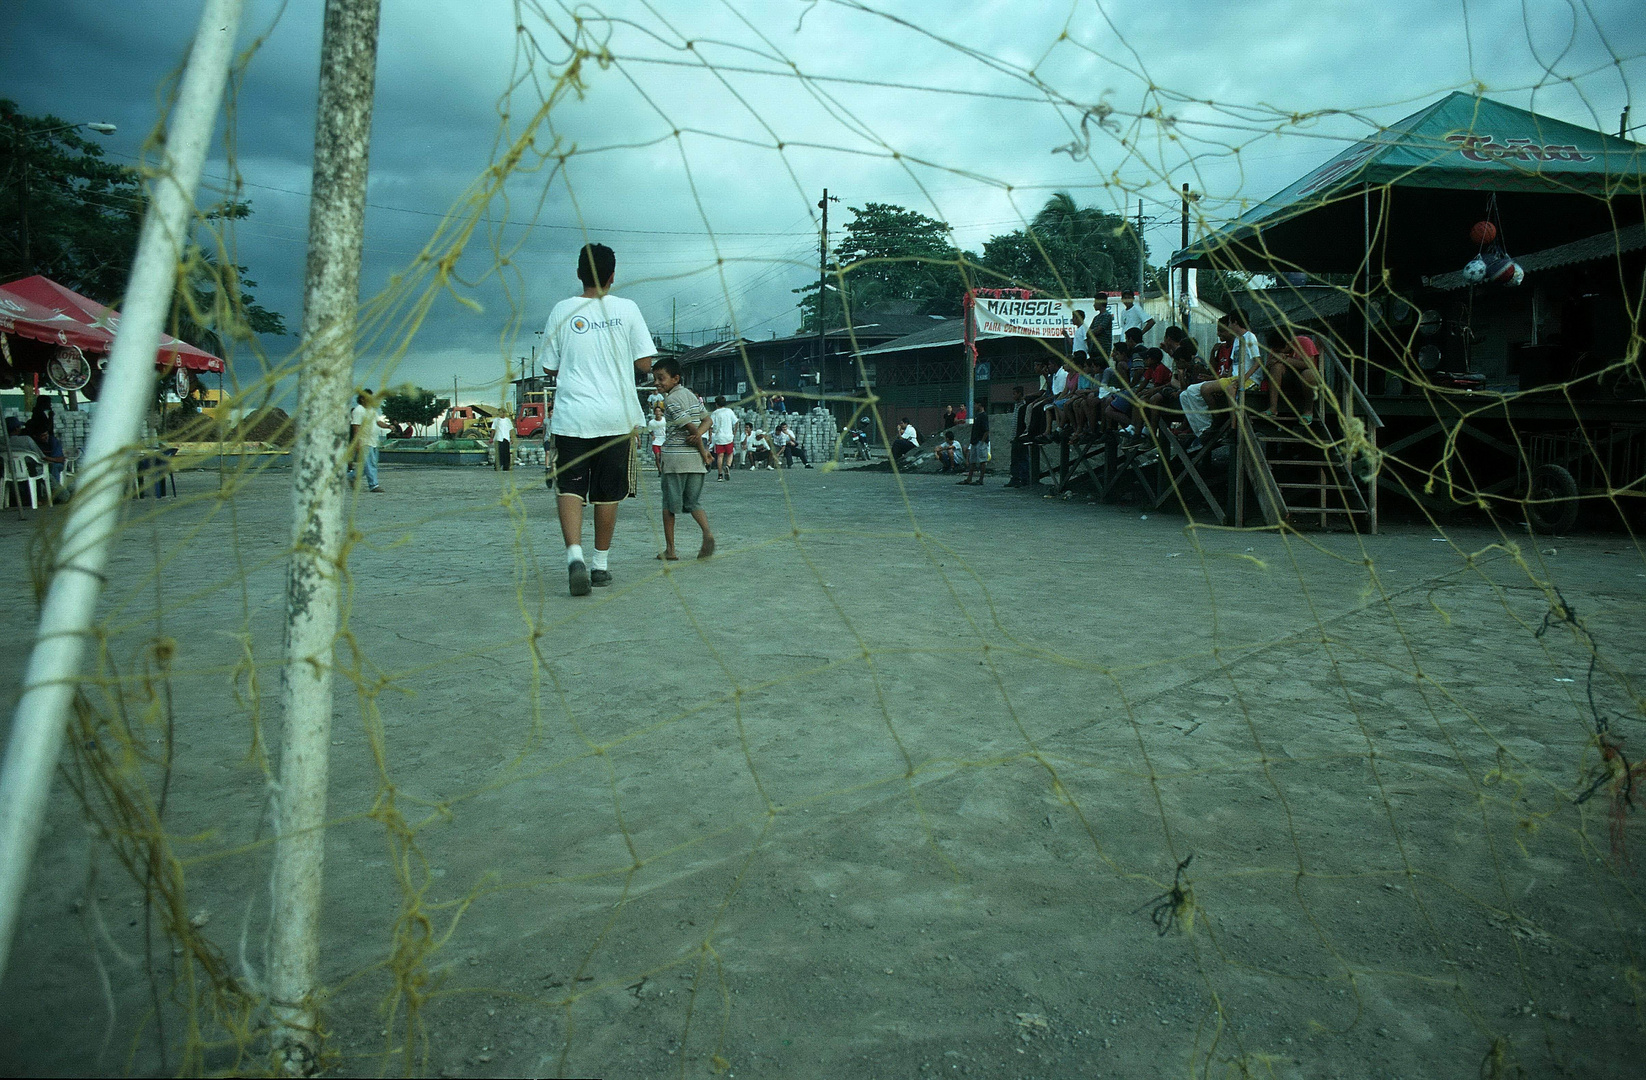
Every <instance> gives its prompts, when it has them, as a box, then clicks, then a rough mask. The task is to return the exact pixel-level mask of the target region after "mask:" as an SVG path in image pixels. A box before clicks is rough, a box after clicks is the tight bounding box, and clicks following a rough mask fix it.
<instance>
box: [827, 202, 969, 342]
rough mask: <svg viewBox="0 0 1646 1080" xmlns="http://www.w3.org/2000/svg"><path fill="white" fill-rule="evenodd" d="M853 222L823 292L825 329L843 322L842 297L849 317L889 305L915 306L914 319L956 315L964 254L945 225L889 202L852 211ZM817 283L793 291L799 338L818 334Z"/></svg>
mask: <svg viewBox="0 0 1646 1080" xmlns="http://www.w3.org/2000/svg"><path fill="white" fill-rule="evenodd" d="M849 209H850V210H851V212H852V221H851V223H850V224H848V225H847V226H846V230H845V232H844V233H843V234H842V235H841V238H840V242H839V243H838V244H836V245H835V248H834V262H833V265H832V266H831V267H830V269H829V275H828V283H829V285H831V286H833V288H830V289H827V290H825V296H826V299H825V301H824V306H823V313H824V319H825V322H826V324H827V326H829V327H831V328H832V327H837V326H841V325H843V324H844V322H845V316H844V314H843V311H842V306H841V304H842V292H841V291H839V290H844V297H845V302H846V303H849V304H850V305H851V308H852V311H853V312H860V311H872V310H875V309H877V308H884V307H885V306H886V305H888V304H893V303H895V304H899V305H909V304H912V305H913V310H914V312H915V313H916V314H922V315H958V314H960V297H961V294H962V293H964V292H965V289H966V285H965V280H964V279H963V278H962V276H961V271H960V266H961V261H962V259H963V258H965V257H966V256H965V254H964V253H963V252H961V251H960V250H959V249H957V248H956V247H955V246H954V244H953V243H951V242H950V240H949V226H948V225H947V224H945V223H944V222H941V221H938V220H937V219H936V218H930V217H927V216H926V215H925V214H922V213H919V212H918V211H915V210H909V209H906V208H904V207H901V206H893V205H891V204H889V203H868V204H866V205H864V206H861V207H856V206H853V207H850V208H849ZM817 289H818V287H817V283H816V282H812V283H811V284H808V285H807V286H806V287H805V288H801V289H796V290H794V291H795V292H797V293H801V294H802V298H801V301H800V311H801V320H800V331H799V332H800V333H802V334H806V333H816V332H817Z"/></svg>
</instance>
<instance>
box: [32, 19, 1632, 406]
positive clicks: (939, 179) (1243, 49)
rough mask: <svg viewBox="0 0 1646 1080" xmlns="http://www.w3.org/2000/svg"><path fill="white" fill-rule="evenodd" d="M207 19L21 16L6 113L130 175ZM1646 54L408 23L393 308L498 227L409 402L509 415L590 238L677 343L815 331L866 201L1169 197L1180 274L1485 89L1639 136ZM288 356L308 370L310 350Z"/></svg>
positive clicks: (1599, 28) (642, 22) (1279, 23)
mask: <svg viewBox="0 0 1646 1080" xmlns="http://www.w3.org/2000/svg"><path fill="white" fill-rule="evenodd" d="M247 3H248V7H247V13H248V14H247V19H246V23H245V29H244V31H243V33H242V41H243V43H244V44H245V45H247V46H248V47H249V46H250V45H252V43H253V42H254V41H256V40H257V39H259V38H261V42H260V44H259V45H258V47H257V48H256V51H255V52H254V53H252V54H251V56H250V59H249V60H248V62H247V65H246V67H245V69H244V72H243V77H242V79H241V81H240V83H239V92H238V96H237V100H236V101H235V107H234V110H233V129H232V145H233V147H234V153H233V155H232V159H231V156H230V155H229V154H227V153H226V152H224V150H223V149H222V147H223V146H224V145H228V144H227V143H221V144H220V145H219V150H218V152H217V154H216V155H215V157H214V158H213V160H212V161H211V162H210V164H209V165H208V167H207V173H208V175H209V176H210V177H212V178H214V179H212V180H210V181H208V182H209V183H210V184H211V185H213V186H214V187H216V188H218V189H219V190H221V189H223V188H224V187H225V183H226V180H227V178H229V177H231V176H234V175H238V177H239V178H240V180H241V182H242V184H243V188H242V191H243V194H244V196H245V197H246V198H248V199H249V200H250V202H251V204H252V206H253V210H254V213H253V216H252V217H251V218H250V219H249V220H247V221H245V222H242V223H240V224H239V225H237V226H236V228H235V232H234V236H233V240H234V243H235V244H236V245H237V249H238V251H239V259H240V261H241V262H243V263H245V264H246V265H247V266H248V268H249V276H250V277H251V278H253V279H254V280H256V281H257V282H258V289H257V298H258V300H259V301H260V302H261V303H263V304H264V305H265V306H267V307H271V308H273V309H275V310H278V311H280V312H281V313H282V314H284V315H285V317H286V322H287V324H288V325H289V326H291V327H293V328H295V327H296V326H297V325H298V323H299V322H300V320H301V309H302V274H303V257H304V248H305V235H306V229H307V214H308V198H307V191H308V188H309V177H310V170H311V157H312V140H313V131H314V126H313V122H314V109H315V95H316V82H317V72H318V64H319V47H320V24H321V10H322V3H321V0H287V2H286V3H280V2H279V0H247ZM198 10H199V9H198V6H197V5H196V4H194V3H189V2H186V0H5V2H4V3H3V4H0V96H4V97H8V98H11V99H13V100H15V101H17V102H18V103H19V105H20V106H21V108H22V109H23V111H25V112H28V113H34V114H41V113H52V114H55V115H57V116H60V117H62V118H64V119H65V120H71V121H110V122H113V123H116V124H118V125H119V129H120V130H119V131H118V132H117V133H116V134H115V135H113V136H110V137H108V138H107V139H106V142H105V145H106V147H107V150H108V152H109V153H110V154H111V155H112V156H113V157H114V158H115V159H116V160H126V161H135V160H137V157H138V155H139V153H140V151H141V147H142V145H143V141H144V138H145V137H146V136H147V135H148V134H149V133H150V132H151V131H152V130H153V128H154V125H155V124H156V123H157V121H158V120H159V117H160V111H159V104H158V102H159V100H160V96H161V94H162V93H163V88H164V83H165V80H166V78H167V76H168V74H169V73H171V72H172V71H173V70H174V69H175V68H176V67H177V65H178V64H179V63H180V62H181V60H182V58H183V57H184V55H185V51H186V48H187V45H188V41H189V38H190V36H191V35H192V33H193V29H194V21H195V19H196V17H197V14H198ZM576 50H585V51H590V52H593V53H595V54H604V55H605V56H606V62H605V63H598V62H596V61H595V60H594V59H589V60H586V61H585V62H584V63H583V64H582V65H581V69H580V73H581V85H580V87H578V88H576V89H575V90H572V89H570V88H567V87H565V85H564V84H563V83H560V85H561V86H562V93H561V95H560V96H559V97H558V98H557V99H556V100H555V104H554V106H553V108H552V109H549V110H548V111H547V112H546V114H545V113H543V112H542V107H543V105H544V102H545V101H546V100H547V99H549V98H550V97H551V96H552V95H553V94H554V90H555V87H556V85H557V83H558V82H559V80H560V79H561V78H562V76H563V75H564V74H565V72H566V65H567V62H568V60H570V59H571V58H572V57H573V55H574V53H575V51H576ZM1643 54H1646V20H1642V19H1641V18H1640V17H1639V7H1638V0H1589V2H1588V3H1585V4H1577V3H1569V2H1566V0H1459V2H1453V3H1435V2H1429V0H1424V2H1416V0H1377V2H1372V3H1361V2H1353V3H1351V2H1333V0H1312V2H1308V3H1304V2H1301V0H1268V2H1265V0H1242V2H1238V3H1233V4H1224V5H1216V6H1211V5H1207V4H1205V3H1203V2H1190V0H1153V2H1150V3H1141V2H1136V0H1132V2H1110V3H1102V4H1100V3H1094V2H1092V0H1078V2H1072V3H1071V2H1064V3H1054V2H1046V3H1042V4H1022V3H1006V2H1003V0H948V2H945V3H942V4H938V3H935V2H931V0H872V2H863V3H857V2H835V0H812V2H805V3H801V2H794V0H650V2H647V0H637V2H631V0H609V2H607V0H601V2H597V3H577V4H560V3H552V2H548V0H538V2H533V3H518V4H517V3H513V2H510V0H387V2H386V3H385V4H384V12H383V24H382V34H381V39H380V57H379V65H378V81H377V103H376V112H375V119H374V124H373V133H372V148H371V152H372V170H371V181H370V190H369V195H368V200H369V204H370V205H369V209H368V210H367V219H366V224H367V237H366V256H365V258H366V277H365V280H366V290H367V293H368V295H373V294H377V293H380V292H381V291H382V290H384V289H386V288H388V287H390V285H391V282H392V281H394V280H396V279H397V278H398V277H399V276H400V275H402V274H403V272H404V271H405V270H406V269H407V267H408V266H410V265H411V264H412V261H413V259H414V258H415V257H416V256H417V254H418V253H419V252H420V251H423V250H424V249H425V247H426V245H429V244H430V243H431V241H434V242H436V243H439V242H440V241H439V240H438V239H437V238H436V234H437V230H438V229H439V228H440V226H441V223H442V220H443V218H444V217H445V216H446V215H447V213H448V212H452V211H454V210H456V211H459V212H461V211H462V209H463V207H465V206H475V207H477V208H478V209H480V210H481V211H483V215H484V216H483V218H482V225H481V227H480V228H478V229H477V230H475V232H474V233H473V235H472V237H471V238H470V239H469V242H468V244H467V245H466V247H465V250H464V254H463V256H462V259H461V261H460V262H459V264H458V275H457V277H458V278H459V279H461V280H456V281H453V282H451V283H450V285H449V288H447V289H444V290H441V291H440V294H439V295H438V296H437V297H436V298H435V300H434V301H433V303H432V305H430V306H429V308H428V311H427V314H426V316H425V317H423V318H422V320H421V322H419V323H418V324H417V325H416V333H415V334H413V335H412V336H411V337H410V340H409V341H408V342H406V343H405V348H404V352H403V355H402V356H400V357H399V358H398V359H396V360H395V361H394V362H393V363H394V374H393V376H392V379H393V381H395V382H401V381H415V382H418V383H420V384H422V385H426V386H430V387H450V386H451V384H452V379H453V377H454V376H455V377H456V378H457V379H458V380H459V382H460V384H461V385H462V387H463V390H462V394H463V396H464V397H465V398H468V397H478V396H489V397H495V396H496V394H497V390H496V389H495V387H496V386H497V385H498V381H499V380H500V379H501V378H502V377H503V375H504V372H505V367H506V365H508V364H510V363H513V364H514V365H515V366H516V367H517V368H518V367H519V366H520V362H519V359H518V358H519V357H521V356H529V354H530V353H531V351H532V343H533V341H534V334H533V331H534V330H536V329H538V328H539V327H541V325H542V322H543V319H544V317H545V316H546V315H547V313H548V310H549V308H550V307H552V305H553V304H554V303H555V302H556V301H557V300H559V299H561V298H563V297H564V296H566V295H569V294H570V293H571V292H574V291H576V281H575V277H574V272H573V267H574V263H573V253H574V252H575V250H576V247H577V245H578V244H579V243H581V242H582V239H583V236H584V235H585V230H586V232H587V235H588V236H589V237H591V238H593V239H597V240H601V241H603V242H606V243H609V244H611V245H612V246H613V247H614V248H616V249H617V251H618V258H619V264H618V274H619V288H620V291H623V292H625V293H626V294H627V295H629V296H631V297H633V298H634V299H635V300H636V301H638V302H639V303H640V305H641V308H642V310H643V311H644V312H645V314H646V317H647V319H648V321H649V322H650V323H651V326H652V329H653V331H654V333H656V334H658V335H659V336H663V337H667V336H669V335H670V334H671V333H673V332H675V331H676V330H678V332H679V333H680V334H681V335H682V336H683V337H692V336H693V335H695V339H696V340H702V334H703V333H704V332H706V331H708V330H709V329H710V328H713V327H719V326H726V325H733V326H735V327H736V328H737V329H738V331H740V332H741V333H743V334H744V335H745V336H749V337H765V336H769V335H771V334H773V333H775V334H778V335H786V334H790V333H792V332H794V330H795V328H796V326H797V323H798V314H797V312H796V310H795V307H794V303H795V300H796V299H797V298H796V296H795V295H794V294H793V293H792V292H791V290H792V289H793V288H795V287H796V286H798V285H801V284H804V283H805V282H806V281H808V280H813V279H815V276H816V263H817V227H818V226H817V209H816V205H815V204H816V202H817V201H818V198H819V196H820V194H821V192H822V189H823V188H825V187H827V188H828V189H829V191H830V193H831V194H832V195H838V196H839V198H840V200H841V201H840V203H839V204H837V205H834V206H832V207H831V213H830V228H831V232H832V233H833V234H834V235H835V236H838V230H839V228H840V226H841V225H843V224H844V223H845V222H846V221H847V220H848V219H849V211H848V209H847V208H848V207H850V206H861V205H862V204H864V203H866V202H871V201H873V202H893V203H899V204H902V205H905V206H909V207H911V208H914V209H918V210H921V211H922V212H924V213H927V214H931V215H932V216H935V217H939V218H942V219H943V220H945V221H947V222H949V223H950V224H951V226H952V227H953V228H954V232H955V238H956V241H957V242H958V243H959V244H961V245H962V246H963V247H967V248H969V249H972V250H977V249H979V248H980V247H981V245H982V242H983V241H984V240H985V239H987V238H988V237H989V236H991V235H994V234H995V233H999V232H1004V231H1007V230H1009V229H1011V228H1014V227H1017V226H1018V225H1020V224H1021V223H1022V221H1023V219H1024V218H1026V217H1029V216H1032V215H1033V213H1034V212H1035V210H1036V209H1037V208H1038V207H1039V206H1040V205H1041V203H1043V202H1044V201H1045V199H1046V197H1047V195H1049V194H1050V193H1051V192H1052V191H1055V190H1068V191H1070V192H1071V193H1073V194H1074V195H1075V197H1076V198H1077V200H1078V201H1080V202H1081V203H1083V204H1089V205H1095V206H1100V207H1102V208H1104V209H1111V210H1117V211H1118V210H1122V209H1124V210H1125V211H1126V212H1127V213H1128V214H1129V215H1135V214H1136V213H1137V206H1138V200H1139V198H1141V199H1142V201H1143V209H1144V214H1145V216H1146V219H1148V220H1149V227H1148V240H1149V243H1150V247H1151V254H1152V257H1153V258H1154V259H1155V260H1163V259H1164V258H1165V257H1166V256H1167V255H1169V254H1170V252H1171V250H1172V249H1174V248H1175V247H1176V246H1177V240H1178V217H1177V213H1178V201H1177V196H1176V191H1177V189H1178V187H1179V185H1181V184H1183V183H1189V184H1191V185H1192V186H1193V188H1194V189H1195V190H1196V191H1198V192H1204V193H1205V196H1206V197H1205V199H1204V201H1203V202H1202V203H1200V204H1199V206H1198V207H1197V210H1196V217H1197V221H1196V228H1197V229H1198V228H1200V227H1203V226H1205V225H1215V224H1216V223H1217V222H1218V221H1221V220H1223V219H1225V218H1227V217H1229V216H1233V215H1234V214H1236V213H1238V212H1239V211H1240V209H1241V204H1242V202H1243V201H1248V202H1249V201H1256V200H1258V199H1261V198H1263V197H1265V196H1267V195H1269V194H1272V193H1273V192H1274V191H1276V190H1278V189H1279V188H1281V187H1283V186H1285V185H1286V184H1287V183H1288V182H1290V181H1291V180H1292V179H1294V178H1295V177H1296V176H1298V175H1300V174H1301V173H1303V172H1305V171H1307V170H1308V169H1310V168H1312V167H1313V166H1314V165H1316V164H1318V163H1319V162H1321V161H1323V160H1325V159H1326V158H1328V157H1330V156H1331V155H1332V154H1334V153H1336V152H1337V151H1338V150H1339V149H1341V148H1342V147H1343V146H1344V145H1345V144H1346V141H1349V140H1353V139H1355V138H1358V137H1361V136H1363V135H1364V134H1365V133H1366V132H1367V131H1369V130H1371V129H1372V128H1373V127H1374V126H1375V125H1377V124H1386V123H1389V122H1392V121H1394V120H1396V119H1399V118H1400V117H1401V116H1404V115H1406V114H1408V113H1410V112H1413V111H1416V110H1417V109H1418V108H1420V107H1422V106H1423V105H1424V104H1427V103H1428V102H1429V101H1431V100H1433V99H1434V98H1436V97H1438V96H1440V95H1441V94H1443V93H1445V92H1448V91H1450V90H1455V89H1467V88H1471V87H1473V86H1477V85H1478V86H1479V87H1480V88H1482V89H1484V90H1485V91H1486V92H1487V93H1488V94H1490V95H1491V96H1493V97H1496V98H1498V99H1499V100H1503V101H1506V102H1508V103H1510V104H1514V105H1518V106H1521V107H1528V108H1535V109H1537V110H1538V111H1540V112H1543V113H1546V114H1548V115H1552V116H1556V117H1559V118H1561V119H1564V120H1569V121H1572V122H1575V123H1579V124H1584V125H1587V126H1591V127H1601V128H1604V129H1606V130H1608V131H1616V129H1617V125H1618V115H1619V112H1620V110H1621V109H1622V107H1623V106H1624V105H1625V104H1627V103H1628V102H1629V101H1630V100H1631V86H1632V85H1633V84H1635V83H1638V82H1640V80H1641V78H1642V76H1643V75H1646V58H1643ZM1093 110H1097V112H1093ZM1634 112H1635V117H1634V120H1633V121H1631V123H1634V122H1635V121H1646V108H1642V107H1640V104H1639V103H1637V105H1636V108H1635V110H1634ZM1105 115H1106V119H1105V120H1104V122H1103V123H1099V122H1098V120H1099V118H1100V117H1104V116H1105ZM1083 117H1084V118H1085V119H1086V123H1085V125H1084V127H1083V126H1082V118H1083ZM528 131H530V132H531V135H532V137H531V140H530V142H529V143H528V150H527V153H526V154H525V155H524V156H523V157H522V159H521V163H520V167H519V168H518V169H517V170H516V172H515V173H514V174H513V175H512V176H510V178H509V179H508V182H507V183H506V185H504V186H503V188H502V189H501V190H500V192H498V194H497V195H496V196H495V197H493V198H490V199H483V198H481V199H476V198H475V197H474V196H473V192H474V191H475V190H477V189H476V188H475V187H474V186H473V185H475V184H476V181H477V180H479V179H480V178H481V177H482V176H483V174H484V173H485V171H486V169H487V168H488V166H489V165H490V164H491V163H492V162H493V161H495V160H496V158H497V155H498V147H499V146H500V145H507V144H508V143H509V142H511V141H513V140H515V139H519V138H520V137H521V136H522V135H525V134H527V132H528ZM1636 134H1637V136H1638V132H1637V133H1636ZM566 151H571V153H570V154H569V156H567V157H566V160H565V162H564V165H563V166H562V165H561V164H560V161H559V155H561V154H562V153H564V152H566ZM466 198H467V199H468V201H467V202H465V199H466ZM1154 219H1158V221H1156V220H1154ZM448 235H449V233H448ZM401 280H405V279H401ZM424 286H425V287H427V283H426V282H425V283H424ZM418 294H419V293H418V292H416V291H414V292H413V293H411V295H412V296H415V295H418ZM477 309H478V310H477ZM395 310H396V311H409V310H410V307H409V305H406V304H403V305H402V306H401V307H399V308H396V309H395ZM393 325H395V326H397V327H398V329H399V330H400V331H401V332H402V333H404V332H405V331H407V330H410V329H412V326H411V324H410V322H409V321H406V320H400V319H398V317H397V318H396V320H394V322H393ZM266 345H267V348H268V351H269V353H270V354H271V356H273V357H275V358H277V359H278V358H280V357H283V356H285V355H287V354H289V353H290V351H291V349H292V347H293V346H294V345H295V338H286V339H270V340H269V341H268V342H267V343H266ZM393 350H394V342H393V340H392V339H390V338H388V337H386V336H379V337H377V338H375V339H374V340H373V341H372V342H371V343H370V346H369V348H368V349H367V350H366V353H365V355H363V357H362V360H361V364H360V371H361V374H362V378H368V379H369V378H381V377H382V376H381V372H382V370H383V366H384V364H385V363H386V362H387V361H386V356H387V354H388V353H390V352H391V351H393ZM236 363H237V364H238V365H239V366H240V370H242V371H251V370H253V369H254V367H255V364H254V362H253V361H252V360H251V359H250V358H236ZM488 387H490V389H488Z"/></svg>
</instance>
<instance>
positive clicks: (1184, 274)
mask: <svg viewBox="0 0 1646 1080" xmlns="http://www.w3.org/2000/svg"><path fill="white" fill-rule="evenodd" d="M1188 249H1189V185H1188V184H1184V185H1183V246H1182V247H1180V248H1178V250H1179V251H1187V250H1188ZM1179 274H1180V275H1181V276H1180V280H1179V284H1178V289H1177V295H1178V306H1179V307H1180V308H1182V312H1181V314H1180V317H1181V318H1182V320H1183V330H1184V332H1185V333H1186V332H1188V329H1189V264H1188V263H1184V264H1183V269H1182V270H1180V271H1179Z"/></svg>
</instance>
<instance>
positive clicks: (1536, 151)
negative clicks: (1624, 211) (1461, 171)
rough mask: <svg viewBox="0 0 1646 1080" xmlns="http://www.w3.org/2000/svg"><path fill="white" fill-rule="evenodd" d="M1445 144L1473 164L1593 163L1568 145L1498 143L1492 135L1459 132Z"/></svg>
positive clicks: (1589, 156)
mask: <svg viewBox="0 0 1646 1080" xmlns="http://www.w3.org/2000/svg"><path fill="white" fill-rule="evenodd" d="M1446 141H1447V142H1449V143H1451V144H1452V145H1453V146H1455V147H1457V150H1458V153H1460V154H1462V155H1463V156H1464V157H1465V158H1467V159H1468V160H1470V161H1485V162H1491V163H1493V164H1498V163H1502V162H1506V161H1593V160H1594V159H1595V158H1594V155H1593V154H1585V153H1582V152H1580V151H1579V150H1578V148H1577V147H1576V146H1574V145H1571V144H1569V143H1538V142H1534V141H1533V140H1531V139H1504V140H1503V141H1502V142H1498V141H1497V139H1496V138H1495V137H1494V136H1491V135H1476V134H1474V133H1473V132H1468V131H1459V132H1454V133H1453V134H1451V135H1448V136H1446Z"/></svg>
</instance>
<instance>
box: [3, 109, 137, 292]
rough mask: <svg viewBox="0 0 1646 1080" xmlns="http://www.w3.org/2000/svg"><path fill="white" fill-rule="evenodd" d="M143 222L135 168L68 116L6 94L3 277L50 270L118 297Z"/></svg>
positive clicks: (80, 287) (57, 277) (78, 287)
mask: <svg viewBox="0 0 1646 1080" xmlns="http://www.w3.org/2000/svg"><path fill="white" fill-rule="evenodd" d="M54 129H55V130H54ZM142 224H143V193H142V188H141V186H140V184H139V180H138V176H137V173H136V171H135V170H132V169H128V168H126V167H125V166H123V165H115V164H112V163H110V162H107V161H104V160H103V148H102V147H101V146H99V145H97V144H96V143H94V142H91V141H89V140H87V139H84V138H82V137H81V136H80V135H78V134H76V131H75V130H74V129H73V128H72V127H71V126H70V124H69V122H68V121H66V120H63V119H62V118H60V117H56V116H24V115H23V114H22V113H19V112H18V111H17V106H16V104H15V103H13V102H11V101H4V100H0V280H4V281H10V280H12V279H13V278H19V277H27V276H29V275H30V274H45V275H46V276H47V277H49V278H51V279H52V280H54V281H57V282H59V283H60V284H63V285H67V286H68V287H69V288H71V289H74V290H75V291H76V292H81V293H85V294H86V295H87V296H90V297H92V298H93V299H96V300H102V301H104V302H113V301H116V300H118V299H119V297H120V296H121V294H122V293H123V292H124V291H125V288H126V278H127V276H128V274H129V272H130V270H131V259H132V255H133V254H134V253H135V252H136V250H137V235H138V233H139V231H140V230H141V229H142Z"/></svg>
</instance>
